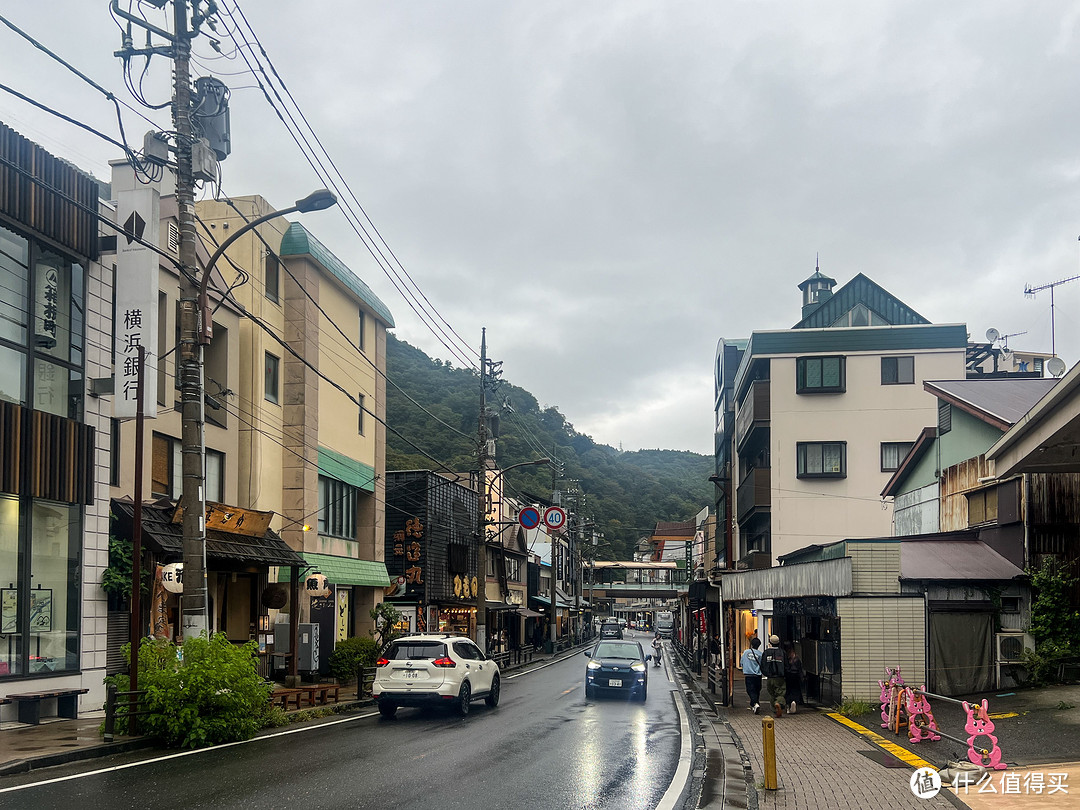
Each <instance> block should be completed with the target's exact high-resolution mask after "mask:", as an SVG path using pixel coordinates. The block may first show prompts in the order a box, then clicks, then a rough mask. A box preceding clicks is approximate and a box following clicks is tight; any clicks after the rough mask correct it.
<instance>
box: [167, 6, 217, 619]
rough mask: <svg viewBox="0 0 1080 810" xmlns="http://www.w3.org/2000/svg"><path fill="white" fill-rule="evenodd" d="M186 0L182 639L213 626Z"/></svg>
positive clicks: (178, 84) (176, 62) (180, 48)
mask: <svg viewBox="0 0 1080 810" xmlns="http://www.w3.org/2000/svg"><path fill="white" fill-rule="evenodd" d="M187 20H188V4H187V0H173V21H174V22H173V26H174V37H175V39H174V43H173V48H174V50H173V77H174V90H173V127H174V128H175V129H176V209H177V219H178V220H179V225H180V349H179V355H180V356H179V361H178V365H179V369H178V373H179V374H180V404H181V419H182V428H181V441H182V444H183V448H182V449H183V452H182V453H181V459H182V467H181V469H182V472H183V476H184V480H183V489H182V492H181V497H180V504H181V506H182V507H183V510H184V519H183V520H184V522H183V552H184V598H183V605H184V607H183V616H182V618H181V628H182V632H183V635H184V638H185V639H187V638H192V637H195V638H197V637H198V636H199V635H200V634H201V633H203V632H206V631H208V630H209V622H208V617H207V605H206V493H205V486H204V483H205V482H204V470H203V438H204V437H203V429H204V421H203V420H204V404H203V380H202V362H201V360H202V345H201V343H200V341H199V329H200V323H199V316H200V312H199V302H198V292H199V285H198V281H197V279H198V254H197V252H196V245H197V239H198V234H197V232H196V229H195V177H194V170H193V167H192V153H191V148H192V144H193V143H194V131H193V128H192V123H191V37H190V35H189V32H188V27H187Z"/></svg>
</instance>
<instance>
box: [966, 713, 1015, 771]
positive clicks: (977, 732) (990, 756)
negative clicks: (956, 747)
mask: <svg viewBox="0 0 1080 810" xmlns="http://www.w3.org/2000/svg"><path fill="white" fill-rule="evenodd" d="M987 709H988V705H987V702H986V701H985V700H984V701H983V702H982V703H981V704H980V705H978V706H973V705H971V704H969V703H966V702H965V703H964V711H965V712H967V722H966V723H964V731H966V732H967V733H968V759H969V760H971V761H972V762H974V763H975V764H976V765H982V766H983V767H984V768H993V769H994V770H996V771H1003V770H1005V768H1006V767H1007V766H1006V765H1005V763H1004V762H1002V761H1001V749H1000V748H998V740H997V737H995V736H994V721H993V720H991V719H990V714H989V712H988V711H987ZM977 737H986V738H987V739H989V740H990V751H989V753H986V754H984V753H982V752H981V751H978V750H976V748H975V739H976V738H977Z"/></svg>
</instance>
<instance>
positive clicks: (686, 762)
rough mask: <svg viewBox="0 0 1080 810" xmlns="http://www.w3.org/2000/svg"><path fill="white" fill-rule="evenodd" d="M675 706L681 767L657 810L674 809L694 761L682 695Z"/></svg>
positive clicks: (676, 699) (661, 798) (677, 769)
mask: <svg viewBox="0 0 1080 810" xmlns="http://www.w3.org/2000/svg"><path fill="white" fill-rule="evenodd" d="M675 708H676V709H678V710H679V733H680V734H682V750H681V751H680V752H679V767H678V768H676V769H675V775H674V776H673V777H672V778H671V784H670V785H668V789H667V790H666V791H664V795H663V796H662V797H660V803H659V804H658V805H656V810H672V808H674V807H675V802H677V801H678V799H679V797H680V796H681V795H682V792H683V788H685V787H686V781H687V780H688V779H689V778H690V764H691V762H692V761H693V750H692V746H693V740H692V739H691V737H690V724H689V723H688V722H687V720H686V712H685V711H684V710H683V702H682V696H681V695H679V696H677V697H676V698H675Z"/></svg>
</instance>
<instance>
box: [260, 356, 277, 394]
mask: <svg viewBox="0 0 1080 810" xmlns="http://www.w3.org/2000/svg"><path fill="white" fill-rule="evenodd" d="M280 365H281V360H280V359H278V358H277V357H274V355H272V354H270V352H267V353H266V371H265V374H264V382H263V390H264V392H265V396H266V401H267V402H274V403H276V402H278V401H279V397H278V371H279V367H280Z"/></svg>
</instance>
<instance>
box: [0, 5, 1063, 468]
mask: <svg viewBox="0 0 1080 810" xmlns="http://www.w3.org/2000/svg"><path fill="white" fill-rule="evenodd" d="M51 5H52V6H55V7H56V9H55V10H54V12H53V13H51V14H50V15H48V16H46V15H45V14H43V13H42V12H40V11H37V10H35V9H32V8H30V7H25V8H18V9H11V10H5V14H6V15H8V16H10V17H12V18H13V19H14V20H15V21H16V22H17V23H18V24H20V25H22V26H23V27H25V28H26V29H27V30H29V31H31V33H33V34H35V35H36V36H38V37H39V38H41V39H42V40H43V41H45V42H46V44H48V45H50V46H51V47H54V48H55V49H56V50H58V51H60V52H62V53H64V54H65V55H66V56H67V57H69V58H71V59H72V61H74V62H75V63H76V64H77V65H79V66H80V68H82V69H84V70H86V72H87V73H89V74H90V75H92V76H94V78H96V79H98V80H99V81H101V82H102V83H103V84H105V85H106V86H108V87H111V88H116V89H117V90H119V89H120V88H121V82H120V70H119V63H118V62H117V60H115V59H114V58H112V56H111V52H112V51H113V50H114V49H115V48H116V46H117V45H118V43H119V38H118V33H117V29H116V27H115V25H113V23H112V22H111V21H110V20H109V19H108V15H107V13H106V11H105V9H104V7H98V6H97V5H95V4H87V3H83V2H75V1H74V0H66V2H57V3H54V4H51ZM1078 8H1080V7H1078V5H1077V4H1076V3H1064V2H1047V3H1040V4H1036V5H1032V4H1022V5H1021V4H1014V3H1005V2H985V1H975V0H973V1H972V2H955V3H949V4H944V5H942V4H940V3H931V2H925V1H924V2H903V3H901V2H896V3H875V4H865V3H856V2H833V3H828V2H821V3H813V4H794V3H783V4H782V3H776V2H759V3H749V2H746V3H735V4H723V5H721V4H661V3H655V2H644V1H643V0H622V1H621V2H619V3H576V2H574V3H572V2H547V3H543V4H536V3H521V2H505V0H504V1H503V2H498V3H495V2H479V1H478V2H473V3H466V4H446V3H439V2H412V3H408V4H397V5H394V6H387V5H386V4H380V3H353V4H347V5H343V4H341V3H331V2H329V0H315V1H314V2H309V3H305V4H303V7H302V8H301V9H298V8H297V7H296V6H295V5H286V4H285V3H283V2H281V1H280V0H265V2H262V3H258V4H247V6H245V12H246V13H247V15H248V18H249V19H250V20H251V22H252V25H253V26H254V28H255V29H256V31H257V32H258V34H259V37H260V39H261V40H262V43H263V45H264V46H265V47H266V49H267V51H268V52H269V54H270V56H271V58H272V59H273V60H274V61H275V64H276V65H277V67H278V69H279V71H280V72H281V74H282V75H283V76H284V78H285V80H286V82H287V83H288V84H289V86H290V88H291V89H292V91H293V93H294V95H295V96H296V98H297V99H298V101H299V103H300V105H301V107H302V108H303V110H304V112H305V113H306V115H307V116H308V118H309V119H310V120H311V122H312V123H313V125H314V127H315V129H316V131H317V132H318V133H319V136H320V138H321V139H322V141H323V143H324V144H325V145H326V146H327V148H328V150H329V151H330V153H331V154H332V156H333V157H334V160H335V161H336V163H337V165H338V166H339V168H341V169H342V171H343V173H344V174H345V176H346V178H347V179H348V181H349V183H350V185H351V187H352V188H353V190H354V191H355V192H356V194H357V196H358V197H359V199H360V201H361V202H362V203H363V204H364V206H365V208H366V209H367V211H368V212H369V213H370V214H371V216H372V218H373V219H374V221H375V223H376V224H377V225H378V227H379V229H380V231H381V232H382V234H383V235H384V236H385V237H386V239H387V241H388V242H389V244H390V245H391V247H392V248H393V250H394V251H395V253H396V254H397V256H398V257H399V258H401V260H402V261H403V263H404V264H405V266H406V267H407V268H408V269H409V272H410V273H411V274H412V275H413V277H414V278H415V279H416V280H417V282H418V283H419V285H420V286H421V287H422V289H423V290H424V292H425V293H426V294H427V296H428V297H429V299H430V300H431V302H432V303H433V304H434V306H435V307H436V308H437V309H438V311H439V312H440V313H441V314H442V315H443V316H445V317H446V319H447V320H448V321H449V322H450V323H451V324H453V326H454V328H455V329H456V330H457V332H458V333H459V334H461V335H462V336H463V337H464V338H465V339H466V340H468V341H469V342H471V343H472V344H473V345H474V346H478V345H479V336H480V328H481V326H486V327H487V328H488V340H489V345H490V349H491V352H492V354H493V356H495V357H497V358H499V359H502V360H504V361H505V374H506V376H507V377H508V378H509V379H511V380H513V381H514V382H515V383H518V384H520V385H523V386H524V387H526V388H528V389H529V390H531V391H533V392H534V393H535V394H536V396H537V398H538V399H539V400H540V401H541V402H542V403H543V404H545V405H557V406H558V407H559V408H560V410H562V412H563V413H564V414H565V415H566V416H567V418H568V419H569V420H570V421H571V422H573V423H574V425H575V426H576V427H577V428H578V429H579V430H581V431H582V432H585V433H589V434H590V435H593V436H594V438H596V439H597V440H599V441H603V442H607V443H610V444H618V443H620V442H622V443H623V444H624V446H626V447H627V448H635V447H671V448H684V449H694V450H698V451H701V452H711V449H712V413H711V407H712V404H711V400H712V378H711V374H712V363H713V355H714V351H715V346H716V341H717V339H718V338H719V337H721V336H725V337H746V336H748V335H749V333H750V332H751V331H753V330H754V329H774V328H784V327H787V326H790V325H791V324H792V323H794V322H795V321H796V320H797V319H798V317H799V303H800V301H799V293H798V290H797V289H796V285H797V284H798V283H799V282H800V281H801V280H802V279H804V278H805V277H806V276H807V275H809V273H810V272H812V270H813V267H814V255H815V253H816V252H818V251H820V253H821V262H822V269H823V270H824V271H825V272H827V273H828V274H830V275H832V276H833V277H835V278H836V279H838V280H839V281H840V282H844V281H846V280H848V279H849V278H850V277H852V276H853V275H855V274H856V273H858V272H864V273H866V274H867V275H869V276H870V277H872V278H873V279H875V280H876V281H877V282H878V283H880V284H882V285H883V286H884V287H886V288H887V289H889V290H890V291H892V292H893V293H895V294H896V295H898V296H899V297H900V298H902V299H903V300H905V301H906V302H907V303H909V304H910V305H911V306H912V307H913V308H915V309H916V310H918V311H919V312H921V313H922V314H923V315H924V316H926V317H927V318H930V319H931V320H933V321H937V322H949V323H954V322H964V323H967V324H968V326H969V329H970V331H971V333H972V335H973V336H974V337H977V338H981V336H982V334H983V333H984V332H985V330H986V329H987V328H988V327H990V326H994V327H996V328H998V329H999V330H1000V331H1001V332H1003V333H1014V332H1022V331H1026V332H1027V334H1026V335H1023V336H1021V337H1017V338H1015V339H1013V340H1011V341H1010V344H1011V345H1013V347H1014V348H1016V347H1019V348H1029V349H1033V350H1049V348H1050V316H1049V296H1048V295H1047V294H1045V293H1044V294H1041V295H1040V296H1038V297H1037V298H1036V299H1035V300H1034V301H1031V300H1025V299H1024V297H1023V295H1022V291H1023V288H1024V285H1025V283H1029V282H1030V283H1035V284H1042V283H1046V282H1049V281H1052V280H1055V279H1059V278H1065V277H1068V276H1072V275H1075V274H1077V273H1078V272H1080V271H1078V270H1077V265H1078V244H1077V235H1078V234H1080V222H1078V219H1077V211H1078V202H1080V200H1078V185H1077V181H1078V179H1080V154H1078V153H1077V148H1076V143H1077V138H1076V133H1077V132H1078V131H1080V120H1078V118H1080V116H1078V113H1077V107H1076V104H1075V103H1074V102H1075V99H1076V97H1077V90H1078V86H1077V84H1078V79H1077V77H1078V76H1080V70H1078V68H1080V65H1078V62H1080V49H1078V48H1077V37H1078V30H1077V20H1078V17H1080V13H1078ZM3 37H4V39H3V47H2V48H0V72H2V73H3V74H4V75H5V76H6V77H8V78H7V80H6V81H7V82H8V83H10V84H11V85H13V86H14V87H15V88H16V89H19V90H21V91H23V92H27V93H29V94H31V95H34V96H35V97H37V98H39V99H40V100H41V101H43V102H45V103H48V104H50V105H51V106H55V107H57V108H58V109H62V110H63V111H65V112H67V113H69V114H74V115H76V116H77V117H79V118H82V119H84V120H88V121H90V122H92V123H93V124H94V125H95V126H97V127H99V128H101V129H103V130H105V131H108V132H110V133H114V132H115V124H114V122H113V121H112V116H111V113H110V111H109V108H108V106H107V105H106V104H105V102H103V101H101V100H99V99H98V98H95V97H94V94H93V93H92V92H91V91H89V90H88V89H86V88H85V87H83V86H80V85H79V83H78V82H77V81H76V80H74V79H71V78H68V77H67V76H66V75H64V74H63V73H62V72H58V71H57V70H55V69H53V68H52V67H50V66H48V65H47V62H46V60H45V58H44V57H43V56H41V55H40V54H38V53H37V52H35V51H33V50H32V49H30V48H29V47H28V46H24V45H22V44H20V43H19V42H18V41H17V40H15V39H14V38H13V37H11V36H10V35H8V34H7V33H6V32H5V33H3ZM87 43H90V44H87ZM199 50H200V52H206V53H207V54H209V52H208V51H207V49H206V48H205V47H203V48H200V49H199ZM202 64H203V65H205V66H206V69H207V70H209V69H213V70H214V71H215V72H216V73H218V75H221V76H222V78H224V79H225V80H226V81H227V82H228V83H229V84H230V85H231V86H233V87H234V88H235V89H234V94H233V118H232V121H233V135H234V153H233V155H232V156H231V157H230V158H229V160H228V161H226V163H225V164H224V172H225V174H224V188H225V191H226V192H227V193H229V194H234V195H238V194H248V193H261V194H263V195H264V196H266V197H267V198H268V199H270V200H271V201H272V202H274V203H278V204H285V203H287V202H288V201H291V200H292V199H295V198H296V197H298V196H301V195H302V194H304V193H306V192H307V191H308V190H310V189H311V188H314V187H315V186H317V185H319V183H318V181H317V180H316V179H315V177H314V174H313V173H312V171H311V169H310V168H308V167H307V166H306V164H305V163H304V161H303V159H302V157H301V156H300V154H299V151H298V150H297V148H296V147H295V146H294V145H293V144H292V143H291V141H290V140H289V139H288V137H287V136H286V135H285V134H284V132H283V130H282V127H281V125H280V124H279V123H278V121H277V119H276V117H275V116H274V114H273V113H272V112H271V111H270V110H269V109H268V107H267V105H266V103H265V101H264V100H263V98H262V95H261V93H260V92H259V91H257V90H248V89H243V88H244V87H245V86H251V85H253V84H254V82H253V81H252V80H251V79H250V78H245V77H244V76H239V75H238V76H231V75H227V74H229V73H231V72H236V71H240V70H241V69H242V68H243V65H242V63H240V62H238V61H237V60H227V59H222V60H217V61H214V62H202ZM151 67H152V69H151V74H150V81H151V84H150V85H148V86H149V87H150V88H151V89H154V90H155V91H156V92H157V96H160V95H161V94H162V93H166V92H167V90H166V84H167V81H168V70H167V67H166V65H165V63H164V62H163V61H161V60H156V62H155V63H154V64H153V65H152V66H151ZM157 96H155V97H157ZM153 117H154V118H155V120H158V121H159V122H160V123H162V124H163V125H164V124H166V123H167V120H166V119H165V118H162V116H161V115H160V114H158V115H155V116H153ZM0 119H2V120H5V121H7V122H8V123H9V124H11V125H12V126H15V127H16V128H17V129H20V130H21V131H23V132H24V134H26V135H27V136H28V137H31V138H33V139H34V140H38V141H39V142H41V143H42V144H43V145H45V146H46V147H47V148H49V149H50V150H51V151H54V152H56V153H58V154H61V155H63V156H65V157H68V158H70V159H71V160H73V161H74V162H76V163H79V164H80V165H83V166H85V167H86V168H89V169H91V170H93V171H94V172H95V173H96V174H98V175H99V176H104V175H105V171H106V170H105V165H106V162H107V161H108V160H109V159H112V158H115V157H116V155H115V154H113V152H112V151H111V149H110V148H109V147H107V146H105V145H103V144H102V143H100V142H98V141H96V140H95V139H93V138H92V137H89V136H84V135H83V134H81V133H78V132H75V131H72V130H71V129H70V128H69V127H67V125H63V124H59V123H57V122H56V121H55V120H53V119H50V118H48V117H46V116H42V115H40V114H38V113H37V112H35V111H33V110H32V109H31V108H28V107H27V106H26V105H25V104H22V103H21V102H18V101H16V100H14V99H11V98H9V97H6V96H5V97H3V98H0ZM144 128H145V126H143V125H141V124H140V125H138V126H136V122H135V121H134V120H133V119H132V120H129V132H131V131H134V132H141V131H142V129H144ZM305 222H306V224H307V225H308V226H309V227H310V228H311V229H312V230H313V231H314V232H315V233H316V234H317V235H318V236H319V238H320V239H321V240H322V241H324V242H325V243H326V244H327V245H328V246H330V247H331V249H333V250H334V251H335V252H336V253H337V254H338V255H339V256H340V257H341V258H342V259H343V260H345V261H346V262H347V263H348V264H349V265H350V266H351V267H353V268H354V269H355V270H356V271H357V272H358V273H359V274H360V275H361V276H362V277H363V278H364V279H365V280H366V281H367V282H368V283H369V284H370V285H371V286H372V287H373V288H374V289H375V290H376V292H377V293H378V294H379V295H380V297H382V298H383V299H384V300H385V301H386V302H387V304H388V305H389V306H390V307H391V309H392V310H393V312H394V313H395V316H396V318H397V320H398V323H399V328H398V334H399V335H400V336H401V337H403V338H404V339H406V340H408V341H410V342H412V343H415V344H418V345H420V346H422V347H423V348H424V349H425V350H427V351H428V352H429V353H430V354H432V355H434V356H440V357H443V358H447V357H449V352H448V351H447V350H446V349H445V348H443V347H442V346H440V344H439V343H438V342H437V341H436V340H435V338H433V337H432V336H431V335H430V333H428V332H427V331H426V330H425V329H424V328H423V327H422V326H421V325H420V323H419V321H418V319H417V318H416V317H415V316H414V315H412V313H411V312H410V311H409V308H408V306H407V305H406V304H405V303H404V301H403V300H402V299H401V297H400V296H399V295H398V293H397V292H396V291H395V290H394V289H393V288H392V286H391V285H390V283H389V282H388V281H387V279H386V278H385V277H384V276H383V275H382V273H381V271H380V270H379V268H378V267H377V266H376V265H375V263H374V261H373V260H372V259H371V257H370V256H369V255H368V254H367V252H366V250H365V249H364V248H363V246H362V245H361V244H360V243H359V242H358V240H357V239H356V237H355V236H353V235H352V234H351V231H349V229H348V228H347V226H346V225H345V223H344V221H343V219H342V218H341V216H340V214H338V213H335V212H333V211H331V212H325V213H323V214H318V215H313V216H311V217H310V218H309V219H307V220H305ZM1055 303H1056V304H1057V306H1058V315H1059V317H1058V318H1057V332H1056V339H1057V347H1058V351H1059V353H1061V354H1062V355H1063V356H1064V357H1065V359H1066V360H1067V361H1068V362H1070V363H1072V362H1073V361H1075V359H1076V358H1077V355H1078V353H1080V333H1078V328H1077V326H1076V323H1077V319H1076V318H1075V317H1073V316H1074V315H1075V312H1076V311H1077V304H1078V303H1080V282H1076V283H1074V284H1072V285H1064V286H1062V287H1060V288H1058V289H1057V291H1056V294H1055Z"/></svg>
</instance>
